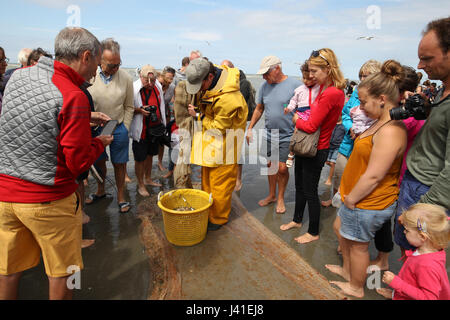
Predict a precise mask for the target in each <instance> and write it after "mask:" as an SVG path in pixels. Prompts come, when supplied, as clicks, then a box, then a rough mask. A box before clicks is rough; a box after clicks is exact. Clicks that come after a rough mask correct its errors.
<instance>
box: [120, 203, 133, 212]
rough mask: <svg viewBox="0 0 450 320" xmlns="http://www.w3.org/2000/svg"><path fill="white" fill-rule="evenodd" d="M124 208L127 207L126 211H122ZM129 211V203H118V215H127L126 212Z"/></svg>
mask: <svg viewBox="0 0 450 320" xmlns="http://www.w3.org/2000/svg"><path fill="white" fill-rule="evenodd" d="M126 207H128V210H126V211H122V209H123V208H126ZM130 209H131V205H130V203H129V202H120V203H119V212H120V213H127V212H128V211H130Z"/></svg>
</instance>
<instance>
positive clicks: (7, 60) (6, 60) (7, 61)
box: [0, 57, 9, 63]
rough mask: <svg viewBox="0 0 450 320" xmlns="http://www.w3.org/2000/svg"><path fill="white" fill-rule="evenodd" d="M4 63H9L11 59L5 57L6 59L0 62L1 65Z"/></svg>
mask: <svg viewBox="0 0 450 320" xmlns="http://www.w3.org/2000/svg"><path fill="white" fill-rule="evenodd" d="M2 62H6V63H9V58H6V57H5V59H2V60H0V63H2Z"/></svg>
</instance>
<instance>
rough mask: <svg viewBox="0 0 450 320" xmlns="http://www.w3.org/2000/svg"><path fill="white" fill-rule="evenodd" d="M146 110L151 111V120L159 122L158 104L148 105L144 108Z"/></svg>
mask: <svg viewBox="0 0 450 320" xmlns="http://www.w3.org/2000/svg"><path fill="white" fill-rule="evenodd" d="M144 110H145V111H147V112H149V113H150V121H151V122H158V115H157V114H156V110H157V107H156V106H147V107H145V108H144Z"/></svg>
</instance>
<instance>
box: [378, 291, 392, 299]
mask: <svg viewBox="0 0 450 320" xmlns="http://www.w3.org/2000/svg"><path fill="white" fill-rule="evenodd" d="M376 291H377V293H378V294H380V295H382V296H383V297H385V298H386V299H390V300H392V290H391V289H388V288H378V289H377V290H376Z"/></svg>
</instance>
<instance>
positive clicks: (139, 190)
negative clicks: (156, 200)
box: [138, 186, 150, 197]
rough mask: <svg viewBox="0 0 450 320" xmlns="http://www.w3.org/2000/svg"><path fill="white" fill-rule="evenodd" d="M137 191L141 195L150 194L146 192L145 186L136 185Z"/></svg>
mask: <svg viewBox="0 0 450 320" xmlns="http://www.w3.org/2000/svg"><path fill="white" fill-rule="evenodd" d="M138 193H139V194H140V195H141V196H143V197H148V196H150V193H148V191H147V188H146V187H145V186H142V187H138Z"/></svg>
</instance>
